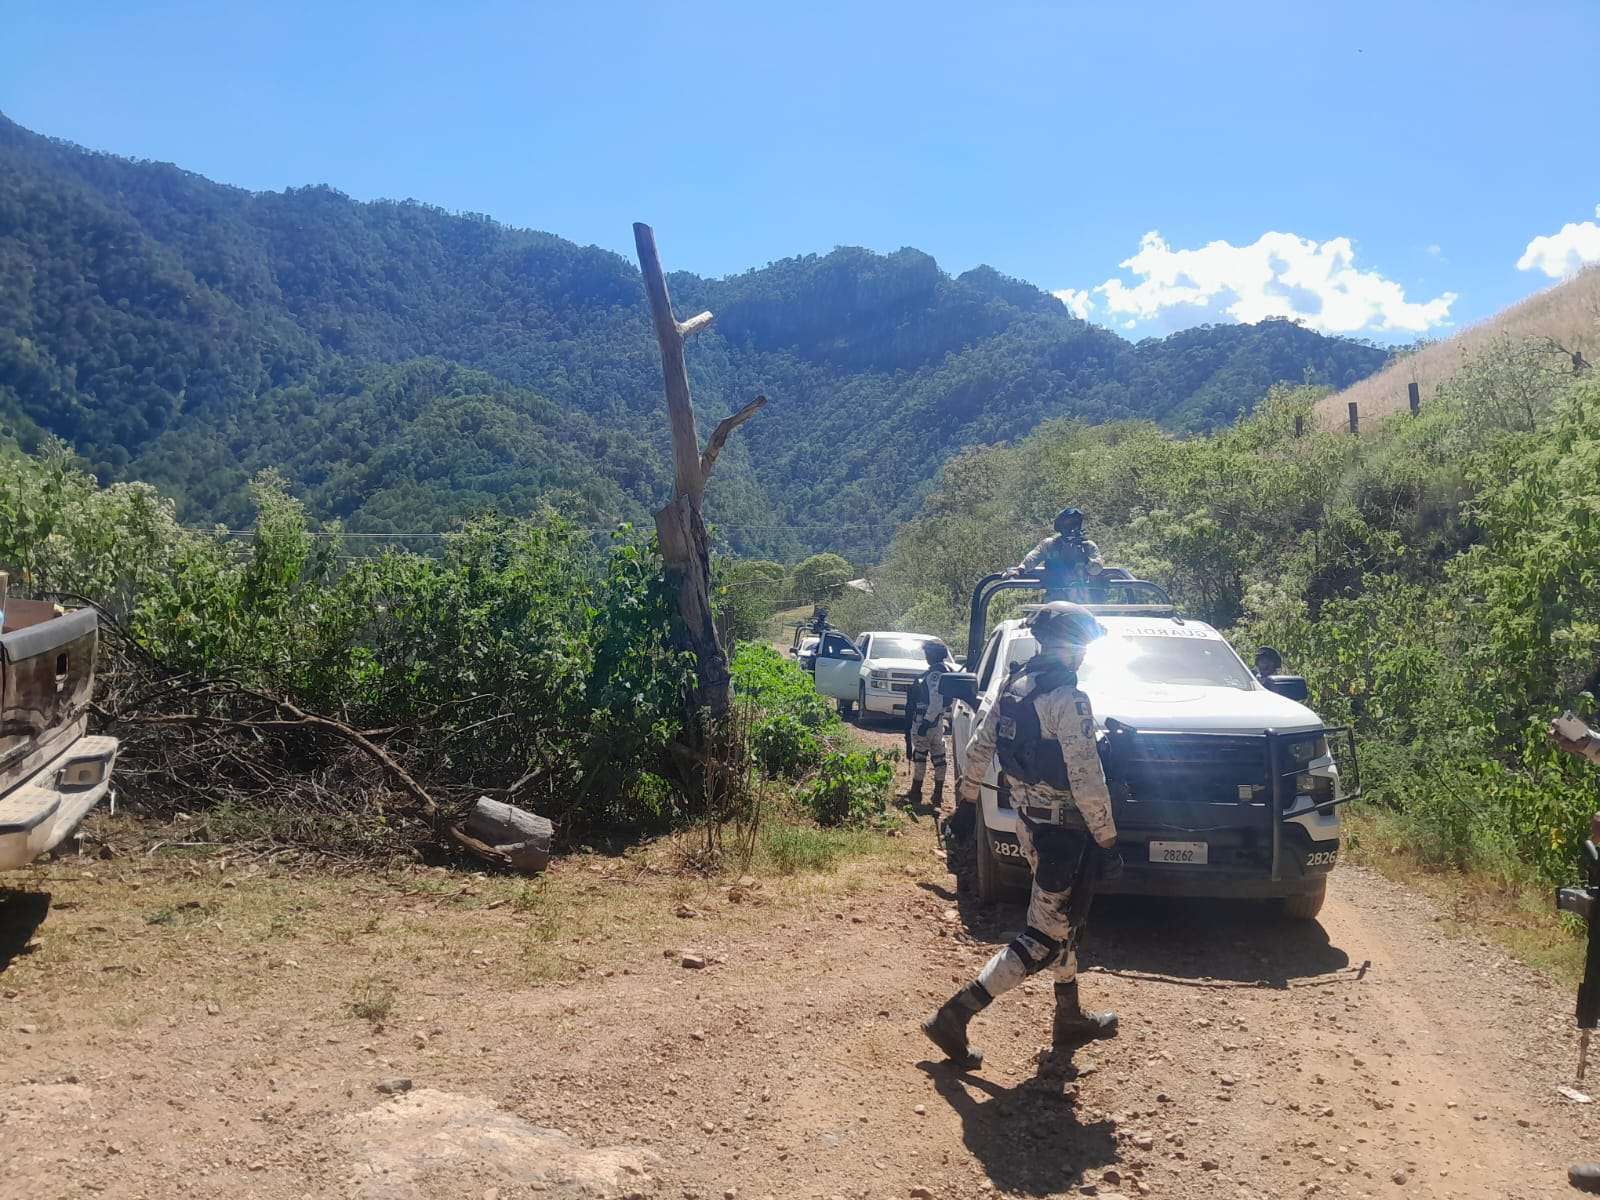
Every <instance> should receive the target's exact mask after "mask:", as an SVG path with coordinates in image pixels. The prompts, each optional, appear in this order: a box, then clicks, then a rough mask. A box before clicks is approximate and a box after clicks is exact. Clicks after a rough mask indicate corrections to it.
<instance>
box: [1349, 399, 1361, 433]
mask: <svg viewBox="0 0 1600 1200" xmlns="http://www.w3.org/2000/svg"><path fill="white" fill-rule="evenodd" d="M1350 432H1351V433H1356V434H1359V433H1360V432H1361V418H1360V417H1359V416H1358V415H1357V414H1356V402H1355V401H1354V400H1352V401H1350Z"/></svg>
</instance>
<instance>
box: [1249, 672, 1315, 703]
mask: <svg viewBox="0 0 1600 1200" xmlns="http://www.w3.org/2000/svg"><path fill="white" fill-rule="evenodd" d="M1261 684H1262V686H1263V687H1265V688H1266V689H1267V690H1268V691H1272V692H1277V693H1278V695H1280V696H1282V697H1283V698H1284V699H1286V700H1298V701H1299V702H1300V703H1302V704H1304V703H1305V701H1306V698H1307V697H1308V696H1310V695H1311V689H1310V688H1308V687H1306V677H1305V676H1304V675H1268V676H1267V677H1266V678H1265V679H1263V680H1262V681H1261Z"/></svg>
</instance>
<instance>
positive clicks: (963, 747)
mask: <svg viewBox="0 0 1600 1200" xmlns="http://www.w3.org/2000/svg"><path fill="white" fill-rule="evenodd" d="M1091 607H1092V606H1091ZM1097 616H1098V618H1099V621H1100V623H1101V624H1102V625H1103V626H1105V629H1106V636H1105V637H1103V638H1100V639H1099V640H1097V641H1096V642H1094V643H1093V644H1092V645H1091V646H1090V647H1089V649H1088V653H1087V655H1086V656H1085V658H1084V662H1083V667H1082V669H1081V670H1080V671H1079V673H1078V681H1079V686H1080V687H1082V688H1083V690H1084V691H1085V692H1086V693H1087V694H1088V696H1089V699H1090V701H1091V702H1092V704H1093V705H1094V714H1095V719H1096V721H1097V723H1098V725H1099V727H1100V729H1101V730H1102V731H1103V732H1104V734H1105V737H1106V741H1107V746H1108V754H1107V759H1108V767H1109V770H1108V781H1109V782H1110V784H1111V796H1112V809H1113V814H1114V816H1115V818H1116V823H1117V834H1118V842H1119V845H1120V848H1121V851H1122V856H1123V859H1124V860H1125V862H1126V864H1127V865H1126V870H1125V871H1124V872H1123V875H1122V878H1121V880H1120V881H1118V882H1117V883H1114V884H1109V885H1106V886H1104V887H1103V888H1102V890H1105V891H1112V892H1133V893H1141V894H1164V895H1179V896H1238V897H1255V898H1262V899H1277V900H1281V901H1282V903H1283V906H1284V909H1285V911H1286V913H1287V914H1288V915H1290V916H1293V917H1300V918H1310V917H1313V916H1315V915H1316V913H1317V911H1318V909H1320V908H1321V906H1322V901H1323V896H1324V894H1325V892H1326V888H1327V878H1328V872H1329V871H1330V870H1332V868H1333V865H1334V862H1335V860H1336V859H1337V858H1338V854H1339V834H1340V824H1339V812H1338V807H1337V806H1338V804H1339V803H1341V802H1342V800H1343V799H1344V798H1345V796H1344V794H1343V792H1342V791H1341V784H1340V779H1339V771H1338V768H1337V767H1336V766H1335V763H1334V759H1333V757H1332V755H1331V754H1330V747H1329V736H1330V734H1333V733H1334V732H1335V731H1333V730H1327V729H1324V727H1323V723H1322V720H1321V718H1319V717H1318V716H1317V714H1316V713H1314V712H1312V711H1311V710H1310V709H1309V708H1307V707H1306V706H1305V705H1303V704H1300V703H1297V702H1296V701H1295V700H1291V699H1289V698H1287V697H1285V696H1283V695H1280V694H1278V692H1276V691H1274V690H1271V689H1269V688H1268V687H1266V686H1264V685H1263V684H1262V682H1261V681H1260V680H1259V679H1257V678H1256V677H1255V675H1253V674H1252V673H1251V671H1250V669H1249V668H1248V667H1246V666H1245V665H1244V663H1243V662H1242V661H1241V660H1240V658H1239V656H1238V655H1237V654H1235V653H1234V651H1233V648H1232V647H1231V646H1229V645H1228V643H1227V641H1225V640H1224V639H1223V637H1222V635H1221V634H1220V633H1218V632H1217V631H1216V630H1215V629H1213V628H1212V627H1211V626H1209V625H1206V624H1204V623H1203V622H1200V621H1191V620H1186V619H1184V618H1182V617H1179V616H1176V615H1173V614H1172V613H1171V610H1170V609H1169V610H1167V611H1165V612H1163V613H1160V614H1159V615H1155V614H1152V615H1142V614H1141V615H1115V614H1114V613H1113V612H1110V611H1107V610H1105V609H1101V610H1098V611H1097ZM1037 648H1038V647H1037V643H1035V642H1034V640H1033V636H1032V635H1031V634H1030V633H1029V632H1028V630H1027V628H1026V627H1025V625H1024V624H1023V622H1022V621H1020V620H1012V621H1003V622H1001V624H1000V625H999V626H998V627H997V628H996V629H995V630H994V632H993V633H992V634H991V635H990V637H989V639H988V641H987V642H986V643H985V644H984V648H983V653H982V654H981V655H980V656H979V659H978V663H977V668H976V672H975V676H976V696H977V711H976V712H974V710H973V707H972V706H971V705H969V704H967V703H965V702H958V703H957V704H956V705H955V708H954V717H953V727H954V736H953V738H952V740H953V742H954V744H955V752H956V763H957V766H958V768H960V769H962V770H964V769H965V767H964V764H965V762H966V757H967V753H966V752H967V746H968V744H969V743H970V742H971V741H972V737H973V734H974V731H975V729H976V723H977V720H978V718H979V716H980V715H981V714H982V713H984V712H987V711H988V709H989V708H990V706H992V705H993V704H994V702H995V700H996V698H997V697H998V695H999V693H1000V689H1001V687H1002V686H1003V684H1004V681H1005V676H1006V672H1007V670H1008V669H1009V668H1010V667H1011V666H1012V665H1014V664H1016V663H1020V662H1024V661H1026V660H1027V659H1029V658H1032V657H1033V655H1034V653H1035V651H1036V650H1037ZM998 765H999V762H998V758H997V759H996V760H995V763H994V764H993V765H992V766H991V767H990V770H989V774H988V776H987V777H986V778H985V779H983V780H982V793H983V801H982V804H981V805H980V813H981V816H982V823H981V824H980V826H979V828H978V844H977V847H976V851H977V868H978V870H977V874H978V881H977V882H978V891H979V894H980V897H981V898H982V899H984V900H985V901H988V900H992V899H994V898H995V897H996V896H998V894H999V892H1000V890H1001V889H1003V888H1008V887H1009V886H1011V885H1025V884H1026V883H1027V870H1028V868H1027V862H1026V861H1025V860H1024V859H1023V857H1022V851H1021V847H1020V846H1019V844H1018V842H1017V828H1018V826H1019V824H1020V822H1019V820H1018V816H1017V813H1016V811H1015V810H1014V809H1013V808H1012V807H1011V800H1010V796H1009V795H1008V794H1006V793H1003V792H1001V791H1000V790H998V788H997V779H998Z"/></svg>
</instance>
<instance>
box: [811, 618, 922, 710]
mask: <svg viewBox="0 0 1600 1200" xmlns="http://www.w3.org/2000/svg"><path fill="white" fill-rule="evenodd" d="M824 641H825V642H826V639H824ZM937 641H939V639H938V638H936V637H930V636H929V635H927V634H924V633H900V632H896V631H893V630H869V631H868V632H866V633H863V634H862V635H861V636H860V637H859V638H858V639H857V640H856V641H855V643H854V644H851V643H849V642H848V641H846V642H845V643H844V645H843V646H835V647H833V651H834V653H833V654H831V655H830V648H829V647H828V646H827V645H826V644H824V645H823V646H822V647H821V648H820V650H819V651H818V654H817V669H816V678H817V691H819V692H821V693H822V694H823V695H824V696H832V697H833V698H834V699H835V700H837V701H838V702H839V711H840V712H841V713H843V714H845V715H846V716H849V715H850V713H851V712H852V711H853V710H859V711H860V712H861V714H862V716H866V715H868V714H874V713H875V714H879V715H882V716H904V715H905V711H906V693H908V692H909V691H910V690H911V686H912V684H914V683H916V681H917V680H918V679H919V678H921V676H922V673H923V672H924V671H926V670H927V669H928V658H927V655H926V654H925V653H924V652H923V647H924V646H926V645H927V644H928V643H929V642H937Z"/></svg>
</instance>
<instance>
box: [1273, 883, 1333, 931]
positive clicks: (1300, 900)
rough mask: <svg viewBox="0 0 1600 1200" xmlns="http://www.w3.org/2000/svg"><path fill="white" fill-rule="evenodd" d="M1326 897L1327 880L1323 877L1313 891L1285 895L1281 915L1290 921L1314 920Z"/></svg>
mask: <svg viewBox="0 0 1600 1200" xmlns="http://www.w3.org/2000/svg"><path fill="white" fill-rule="evenodd" d="M1327 898H1328V881H1327V880H1326V879H1324V880H1323V881H1322V882H1321V883H1319V884H1318V885H1317V890H1316V891H1314V892H1306V893H1305V894H1304V895H1300V896H1285V897H1284V898H1283V915H1284V916H1286V917H1288V918H1289V920H1291V921H1314V920H1316V917H1317V914H1318V913H1319V912H1321V911H1322V903H1323V901H1324V900H1326V899H1327Z"/></svg>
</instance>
